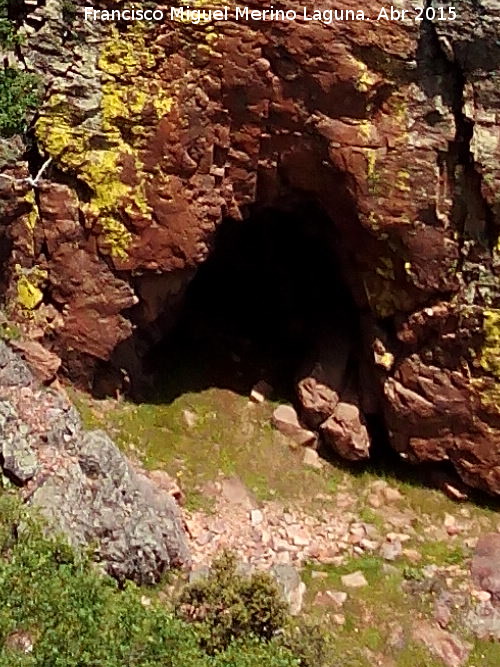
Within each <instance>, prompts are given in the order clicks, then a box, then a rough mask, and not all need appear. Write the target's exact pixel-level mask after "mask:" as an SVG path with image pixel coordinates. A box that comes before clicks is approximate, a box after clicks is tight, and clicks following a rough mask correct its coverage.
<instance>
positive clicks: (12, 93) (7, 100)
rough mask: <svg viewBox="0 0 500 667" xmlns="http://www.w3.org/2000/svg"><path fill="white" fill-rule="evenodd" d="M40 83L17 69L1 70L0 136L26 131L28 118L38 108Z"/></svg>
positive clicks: (7, 68)
mask: <svg viewBox="0 0 500 667" xmlns="http://www.w3.org/2000/svg"><path fill="white" fill-rule="evenodd" d="M39 100H40V91H39V81H38V78H37V77H36V76H34V75H33V74H27V73H26V72H21V71H20V70H18V69H16V68H15V67H6V68H4V69H3V70H0V136H2V137H11V136H12V135H14V134H20V133H22V132H25V131H26V116H27V114H28V113H29V112H30V111H33V110H34V109H36V107H37V106H38V103H39Z"/></svg>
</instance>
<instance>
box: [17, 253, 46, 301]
mask: <svg viewBox="0 0 500 667" xmlns="http://www.w3.org/2000/svg"><path fill="white" fill-rule="evenodd" d="M15 272H16V274H17V284H16V290H17V302H18V304H19V305H20V306H21V308H24V309H25V310H34V309H35V308H36V307H37V306H38V305H39V304H40V303H41V302H42V300H43V292H42V290H41V289H40V288H41V286H42V285H43V283H44V282H45V280H46V279H47V276H48V273H47V271H44V270H43V269H40V268H38V267H33V268H32V269H22V268H21V267H20V265H19V264H16V266H15Z"/></svg>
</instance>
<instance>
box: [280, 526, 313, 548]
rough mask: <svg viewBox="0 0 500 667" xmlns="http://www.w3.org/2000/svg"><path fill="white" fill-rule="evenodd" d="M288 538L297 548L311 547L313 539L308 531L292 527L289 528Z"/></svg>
mask: <svg viewBox="0 0 500 667" xmlns="http://www.w3.org/2000/svg"><path fill="white" fill-rule="evenodd" d="M286 532H287V535H288V538H289V539H290V540H291V541H292V543H293V544H294V545H295V546H296V547H306V546H308V545H309V543H310V541H311V538H310V536H309V535H308V534H307V533H306V531H305V530H304V529H303V528H301V527H300V526H296V525H292V526H288V528H287V530H286Z"/></svg>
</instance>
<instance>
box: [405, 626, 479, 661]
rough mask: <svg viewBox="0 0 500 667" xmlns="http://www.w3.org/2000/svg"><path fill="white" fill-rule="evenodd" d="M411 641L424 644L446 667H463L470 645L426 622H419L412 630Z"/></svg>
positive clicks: (470, 648)
mask: <svg viewBox="0 0 500 667" xmlns="http://www.w3.org/2000/svg"><path fill="white" fill-rule="evenodd" d="M412 634H413V639H414V640H415V641H417V642H420V643H421V644H424V646H426V647H427V648H428V649H429V651H430V652H431V653H433V654H434V655H435V656H437V657H438V658H440V659H441V660H442V661H443V662H444V664H445V665H446V666H447V667H462V665H465V663H466V662H467V660H468V658H469V654H470V652H471V650H472V644H470V643H469V642H466V641H463V640H461V639H459V638H458V637H456V636H455V635H452V634H451V633H450V632H448V631H446V630H443V629H441V628H439V627H436V626H435V625H432V624H431V623H429V622H427V621H419V622H417V623H416V625H415V627H414V629H413V633H412Z"/></svg>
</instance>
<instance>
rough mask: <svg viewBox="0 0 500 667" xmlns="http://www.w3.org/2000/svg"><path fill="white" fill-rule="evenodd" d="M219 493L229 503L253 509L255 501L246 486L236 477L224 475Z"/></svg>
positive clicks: (255, 504)
mask: <svg viewBox="0 0 500 667" xmlns="http://www.w3.org/2000/svg"><path fill="white" fill-rule="evenodd" d="M221 494H222V496H223V497H224V499H225V500H226V501H227V502H228V503H230V504H231V505H236V506H241V507H244V508H245V509H247V510H251V509H255V507H256V506H257V502H256V500H255V498H254V497H253V495H252V494H251V493H250V491H249V490H248V489H247V487H246V486H245V485H244V484H243V482H242V481H241V479H239V478H238V477H226V478H225V479H223V480H222V482H221Z"/></svg>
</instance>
